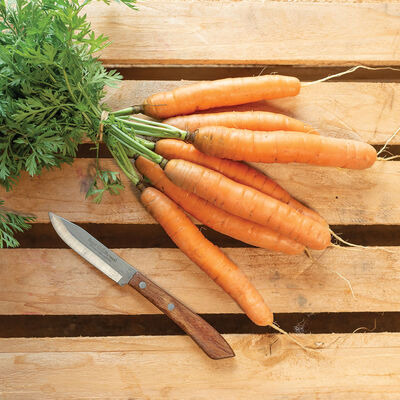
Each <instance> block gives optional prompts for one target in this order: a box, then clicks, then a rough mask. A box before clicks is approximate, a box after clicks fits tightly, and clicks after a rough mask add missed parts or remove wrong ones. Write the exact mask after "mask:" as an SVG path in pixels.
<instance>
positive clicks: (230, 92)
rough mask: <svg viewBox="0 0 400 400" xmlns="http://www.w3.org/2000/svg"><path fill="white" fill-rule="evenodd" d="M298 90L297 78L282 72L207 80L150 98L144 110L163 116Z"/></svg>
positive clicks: (279, 95) (234, 103) (256, 99)
mask: <svg viewBox="0 0 400 400" xmlns="http://www.w3.org/2000/svg"><path fill="white" fill-rule="evenodd" d="M299 91H300V81H299V80H298V79H297V78H294V77H291V76H282V75H264V76H256V77H246V78H228V79H219V80H215V81H204V82H199V83H194V84H191V85H187V86H182V87H179V88H176V89H174V90H171V91H168V92H162V93H157V94H154V95H152V96H150V97H148V98H147V99H146V101H145V103H144V112H145V114H147V115H149V116H151V117H154V118H158V119H164V118H168V117H172V116H175V115H182V114H192V113H194V112H195V111H198V110H208V109H210V108H214V107H221V106H233V105H237V104H244V103H250V102H254V101H259V100H270V99H277V98H280V97H288V96H296V95H297V94H298V93H299Z"/></svg>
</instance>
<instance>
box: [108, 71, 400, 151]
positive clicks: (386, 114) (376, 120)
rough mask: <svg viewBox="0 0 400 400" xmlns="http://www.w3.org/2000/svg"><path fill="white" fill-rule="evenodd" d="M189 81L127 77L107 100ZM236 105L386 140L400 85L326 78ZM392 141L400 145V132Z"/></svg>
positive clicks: (397, 111)
mask: <svg viewBox="0 0 400 400" xmlns="http://www.w3.org/2000/svg"><path fill="white" fill-rule="evenodd" d="M276 71H277V72H278V73H279V67H277V68H276ZM260 72H261V69H260ZM398 74H399V77H400V72H399V73H398ZM188 83H192V81H127V80H126V81H123V82H122V83H121V85H120V87H119V88H118V89H110V90H109V92H108V96H107V97H106V99H105V102H106V103H107V104H109V106H110V107H111V108H112V109H113V110H117V109H120V108H125V107H128V106H130V105H132V104H141V103H142V102H143V101H144V99H146V98H147V97H148V96H149V95H151V94H153V93H156V92H159V91H164V90H171V89H173V88H175V87H178V86H183V85H186V84H188ZM237 109H242V110H246V109H250V110H251V109H257V110H266V111H273V112H279V113H282V114H286V115H290V116H291V117H293V118H297V119H300V120H303V121H305V122H308V123H309V124H311V125H313V126H314V127H315V128H317V129H318V130H319V131H320V132H321V133H322V134H324V135H329V136H334V137H342V138H350V139H356V140H362V141H364V142H368V143H370V144H374V145H376V144H384V143H385V142H386V141H387V140H388V139H389V137H391V136H392V134H393V133H394V132H395V131H396V130H397V129H398V128H399V127H400V118H399V115H400V83H377V82H367V83H366V82H345V83H343V82H325V83H319V84H316V85H313V86H309V87H304V88H302V89H301V93H300V94H299V95H298V96H296V97H292V98H287V99H278V100H273V101H266V102H260V103H258V104H252V105H245V106H242V107H237ZM391 144H400V135H397V136H396V137H395V138H393V140H392V141H391Z"/></svg>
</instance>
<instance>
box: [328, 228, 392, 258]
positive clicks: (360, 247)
mask: <svg viewBox="0 0 400 400" xmlns="http://www.w3.org/2000/svg"><path fill="white" fill-rule="evenodd" d="M329 232H330V233H331V235H332V236H333V237H334V238H335V239H336V240H337V241H338V242H341V243H343V244H347V245H348V246H350V247H355V248H359V249H374V250H382V251H386V252H387V253H392V254H394V253H395V252H394V251H393V250H389V249H386V248H384V247H379V246H362V245H361V244H354V243H350V242H347V241H346V240H344V239H342V238H341V237H340V236H339V235H337V234H336V233H335V232H333V230H332V229H329ZM330 247H336V248H342V247H343V246H340V245H338V244H335V243H331V244H330Z"/></svg>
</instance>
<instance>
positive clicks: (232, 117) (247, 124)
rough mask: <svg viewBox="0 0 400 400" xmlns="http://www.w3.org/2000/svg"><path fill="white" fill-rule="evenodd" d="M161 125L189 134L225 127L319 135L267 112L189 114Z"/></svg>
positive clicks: (297, 123)
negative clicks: (204, 129)
mask: <svg viewBox="0 0 400 400" xmlns="http://www.w3.org/2000/svg"><path fill="white" fill-rule="evenodd" d="M163 123H164V124H168V125H172V126H175V127H177V128H179V129H184V130H187V131H189V132H194V131H195V130H196V129H199V128H200V127H202V126H225V127H227V128H236V129H249V130H251V131H297V132H306V133H312V134H316V135H318V134H319V133H318V132H317V131H316V130H315V129H314V128H313V127H312V126H310V125H307V124H305V123H304V122H302V121H299V120H297V119H294V118H291V117H288V116H287V115H283V114H276V113H272V112H267V111H243V112H237V111H232V112H219V113H211V114H191V115H183V116H178V117H172V118H168V119H166V120H165V121H163Z"/></svg>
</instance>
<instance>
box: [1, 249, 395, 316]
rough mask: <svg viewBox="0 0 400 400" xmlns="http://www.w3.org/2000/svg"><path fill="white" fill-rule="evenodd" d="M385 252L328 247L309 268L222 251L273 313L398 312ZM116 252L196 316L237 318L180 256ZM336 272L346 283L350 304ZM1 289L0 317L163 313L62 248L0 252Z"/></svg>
mask: <svg viewBox="0 0 400 400" xmlns="http://www.w3.org/2000/svg"><path fill="white" fill-rule="evenodd" d="M387 250H388V251H387ZM387 250H385V249H384V248H381V249H379V250H377V249H373V248H366V249H348V248H347V249H336V248H329V249H328V250H326V251H324V252H318V251H315V252H313V256H314V257H315V259H316V260H317V261H316V262H314V263H313V262H312V261H311V260H310V259H308V258H307V257H306V256H305V255H299V256H285V255H281V256H280V255H277V254H273V253H271V252H268V251H266V250H261V249H255V248H235V249H224V251H225V252H226V254H227V255H228V256H229V257H230V258H231V259H232V260H233V261H234V262H236V263H237V264H238V265H239V266H240V268H241V269H242V270H243V272H244V273H245V274H246V275H247V276H248V277H249V279H250V281H251V282H252V283H253V284H254V285H255V287H256V288H257V289H258V290H259V291H260V292H261V294H262V296H263V297H264V298H265V300H266V302H267V303H268V305H269V306H270V307H271V309H272V311H274V312H277V313H294V312H303V313H309V312H315V313H317V312H357V311H360V312H362V311H370V312H379V311H382V312H383V311H399V310H400V292H399V287H400V272H399V271H400V247H390V248H388V249H387ZM116 252H117V253H118V254H119V255H121V257H123V258H124V259H125V260H127V261H128V262H129V263H131V264H132V265H133V266H136V267H137V268H139V269H140V271H141V272H142V273H143V274H145V275H146V276H148V277H149V278H151V279H152V280H154V282H156V283H157V284H159V285H160V286H161V287H163V288H164V289H166V290H167V291H168V292H169V293H171V295H173V296H176V297H177V298H178V299H179V300H181V301H182V302H183V303H184V304H186V305H187V306H189V307H190V308H191V309H193V310H194V311H195V312H197V313H242V311H241V310H240V309H239V307H238V306H237V305H236V303H235V302H234V301H233V300H232V299H231V298H230V297H229V296H228V295H227V294H226V293H225V292H223V291H222V290H221V289H220V288H219V286H217V285H216V284H215V283H214V282H212V281H211V280H210V279H209V277H208V276H207V275H206V274H205V273H203V272H202V271H201V270H200V269H199V268H198V267H197V266H196V265H194V264H193V263H192V262H191V261H190V260H189V259H188V258H187V257H186V256H185V255H184V254H182V252H181V251H179V250H178V249H155V248H154V249H123V250H116ZM337 273H339V274H341V275H342V276H344V277H346V278H347V279H348V280H349V281H350V282H351V284H352V287H353V290H354V295H355V298H353V297H352V295H351V292H350V289H349V286H348V284H347V283H346V282H345V281H344V280H343V279H341V278H340V277H339V276H338V275H337ZM0 282H2V284H1V285H0V314H3V315H5V314H14V315H16V314H56V315H57V314H58V315H61V314H67V315H73V314H157V313H160V311H159V310H158V309H157V308H156V307H154V306H153V305H152V304H150V303H149V302H148V301H147V300H146V299H144V298H143V297H142V296H141V295H140V294H138V293H136V292H135V291H134V290H132V289H131V288H129V287H128V286H125V287H122V288H121V287H120V286H118V285H117V284H115V283H114V282H113V281H111V280H110V279H108V278H107V277H105V276H104V275H103V274H102V273H101V272H99V271H97V270H96V269H95V268H93V267H92V266H90V265H89V264H88V263H87V262H86V261H84V260H83V259H82V258H81V257H80V256H79V255H77V254H76V253H74V252H73V251H72V250H67V249H65V250H64V249H59V250H50V249H30V250H26V249H15V250H12V249H11V250H2V251H1V258H0Z"/></svg>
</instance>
